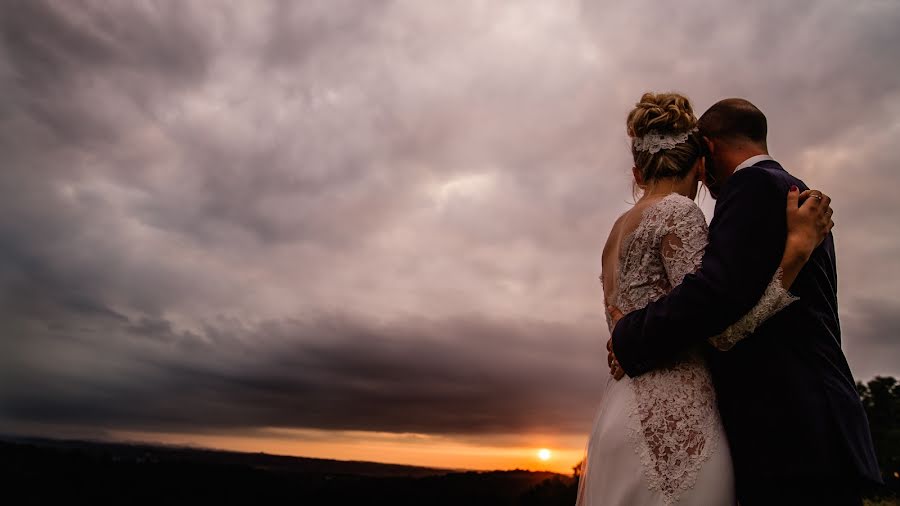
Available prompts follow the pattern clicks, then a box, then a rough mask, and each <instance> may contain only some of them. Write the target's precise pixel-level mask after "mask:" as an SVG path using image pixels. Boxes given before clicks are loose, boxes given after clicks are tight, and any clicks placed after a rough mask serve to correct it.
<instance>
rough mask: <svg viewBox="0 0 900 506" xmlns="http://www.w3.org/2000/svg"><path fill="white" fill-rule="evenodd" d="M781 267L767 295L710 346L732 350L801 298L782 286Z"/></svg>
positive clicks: (768, 287) (764, 294)
mask: <svg viewBox="0 0 900 506" xmlns="http://www.w3.org/2000/svg"><path fill="white" fill-rule="evenodd" d="M781 276H782V271H781V267H779V268H778V270H776V271H775V276H773V277H772V281H770V282H769V286H767V287H766V291H765V293H763V296H762V298H761V299H759V302H757V303H756V305H755V306H753V309H751V310H750V312H749V313H747V314H745V315H744V316H743V317H742V318H741V319H740V320H738V322H737V323H735V324H733V325H731V326H730V327H728V328H727V329H725V331H724V332H722V333H721V334H719V335H717V336H715V337H711V338H710V339H709V342H710V344H712V345H713V346H715V347H716V348H718V349H719V350H722V351H728V350H730V349H731V348H732V347H733V346H734V345H735V344H737V343H738V341H740V340H741V339H743V338H745V337H747V336H749V335H750V334H752V333H753V332H755V331H756V329H757V327H759V326H760V325H762V323H763V322H764V321H766V320H768V319H769V318H770V317H772V316H773V315H774V314H775V313H777V312H779V311H781V310H782V309H784V308H786V307H787V306H789V305H790V304H791V303H793V302H794V301H797V300H800V298H799V297H795V296H793V295H791V293H790V292H788V291H787V290H785V289H784V287H783V286H782V285H781Z"/></svg>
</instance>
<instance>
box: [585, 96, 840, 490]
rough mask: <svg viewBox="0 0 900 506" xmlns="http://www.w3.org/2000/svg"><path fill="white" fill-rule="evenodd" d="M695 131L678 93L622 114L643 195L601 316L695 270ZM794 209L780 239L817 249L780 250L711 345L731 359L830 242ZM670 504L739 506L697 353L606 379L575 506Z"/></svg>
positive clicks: (615, 261) (698, 159)
mask: <svg viewBox="0 0 900 506" xmlns="http://www.w3.org/2000/svg"><path fill="white" fill-rule="evenodd" d="M696 125H697V118H696V117H695V116H694V113H693V110H692V108H691V104H690V102H689V101H688V99H687V98H686V97H684V96H682V95H679V94H676V93H663V94H654V93H646V94H644V96H643V97H641V100H640V102H639V103H637V104H636V106H635V108H634V109H633V110H632V111H631V112H630V113H629V115H628V120H627V128H628V135H629V136H630V137H631V139H632V141H631V152H632V155H633V157H634V169H633V172H634V179H635V183H636V184H637V185H638V186H639V187H640V188H641V189H642V190H643V193H642V195H641V197H640V199H638V201H637V202H636V204H635V205H634V207H633V208H632V209H631V210H629V211H628V212H626V213H625V214H623V215H622V216H621V217H619V219H618V220H616V222H615V224H614V225H613V227H612V230H611V231H610V234H609V239H607V242H606V246H605V248H604V250H603V262H602V263H603V269H602V275H601V276H600V277H601V280H602V284H603V294H604V297H605V300H606V304H605V305H606V306H607V307H608V306H610V305H612V306H615V307H617V308H620V309H621V310H622V311H623V312H624V313H628V312H629V311H633V310H635V309H640V308H642V307H644V306H646V305H647V304H648V303H650V302H652V301H654V300H656V299H658V298H660V297H661V296H663V295H665V294H666V293H667V292H669V291H670V290H671V289H672V288H673V287H675V286H677V285H678V284H679V283H681V281H682V279H683V278H684V276H685V275H687V274H688V273H690V272H693V271H694V270H696V269H697V268H698V267H699V264H700V259H701V258H702V256H703V250H704V248H705V246H706V240H707V237H706V236H707V225H706V220H705V219H704V216H703V213H702V211H701V210H700V208H699V207H698V206H697V205H696V204H695V203H694V198H696V195H697V190H698V186H699V183H700V182H701V181H703V180H704V177H705V165H704V157H703V154H704V146H705V144H704V142H703V139H702V138H700V136H699V134H698V133H697V129H696ZM800 198H801V195H800V193H799V191H797V190H796V189H792V191H791V192H790V193H789V195H788V207H787V215H788V216H787V219H788V235H789V236H790V235H792V234H793V235H794V236H795V237H803V238H805V239H808V238H810V237H813V238H814V241H809V240H806V241H792V240H788V241H786V244H787V246H786V249H785V252H784V257H783V258H782V262H781V266H780V267H779V268H778V270H777V271H776V272H775V275H774V276H773V278H772V280H771V282H770V283H769V286H768V288H767V290H766V292H765V294H764V295H763V297H762V299H761V300H760V301H759V303H758V304H757V306H756V307H754V308H753V309H752V310H751V311H750V312H749V313H748V314H747V315H745V316H744V317H743V318H742V319H741V320H740V321H738V322H736V323H735V324H733V325H732V326H731V327H729V328H728V329H727V330H725V331H724V332H723V333H722V334H721V335H718V336H716V337H714V338H711V339H710V340H709V341H710V344H711V345H712V346H715V347H716V348H718V349H720V350H727V349H729V348H731V347H732V346H733V345H734V344H736V343H737V341H739V340H740V339H742V338H744V337H747V336H749V335H750V334H751V333H753V331H754V330H755V329H756V327H757V326H758V325H759V324H761V323H762V322H763V321H764V320H766V319H767V318H768V317H769V316H771V315H773V314H775V313H776V312H778V311H780V310H781V309H783V308H784V307H786V306H787V305H788V304H791V303H792V302H794V301H795V300H796V297H793V296H792V295H790V294H789V293H788V291H787V289H788V288H790V286H791V284H792V283H793V281H794V279H795V278H796V276H797V274H798V273H799V272H800V269H801V268H802V267H803V264H804V262H805V260H804V259H806V258H808V257H809V254H810V253H811V251H812V249H813V247H814V246H816V245H818V243H820V242H821V241H822V240H823V239H824V237H825V235H826V234H827V232H828V230H826V229H823V228H822V226H821V225H820V224H819V222H818V221H816V220H811V219H806V218H808V217H809V216H810V213H811V210H810V209H809V208H807V207H806V206H805V205H804V206H803V207H800V208H798V204H799V200H800ZM826 222H827V220H826ZM827 228H829V229H830V227H827ZM811 242H814V244H810V243H811ZM795 244H806V245H808V246H810V248H809V250H798V248H802V246H795ZM606 316H607V322H609V323H611V322H612V319H611V316H610V314H609V313H608V312H607V315H606ZM610 331H612V329H610ZM748 380H749V378H748ZM676 502H677V503H678V504H679V505H704V506H706V505H729V504H730V505H733V504H735V503H736V499H735V493H734V477H733V471H732V464H731V456H730V453H729V448H728V442H727V440H726V439H725V436H724V432H723V428H722V423H721V421H720V419H719V414H718V411H717V409H716V398H715V391H714V390H713V385H712V381H711V379H710V375H709V372H708V370H707V368H706V365H705V362H704V359H703V350H702V349H695V350H692V351H690V352H689V353H687V354H685V355H684V356H682V357H680V359H679V360H678V361H675V362H673V363H671V364H669V365H668V366H667V367H661V368H659V369H657V370H655V371H653V372H650V373H647V374H644V375H641V376H638V377H636V378H629V377H627V376H626V377H624V378H623V379H622V380H621V381H616V380H614V379H613V378H612V377H610V378H609V379H608V380H607V383H606V386H605V387H604V388H603V393H602V397H601V401H600V406H599V408H598V409H597V412H596V414H595V417H594V423H593V428H592V431H591V434H590V438H589V440H588V443H587V445H586V447H585V459H584V461H583V465H582V471H581V479H580V483H579V488H578V498H577V501H576V505H577V506H589V505H591V506H617V505H628V506H635V505H637V506H646V505H669V504H674V503H676Z"/></svg>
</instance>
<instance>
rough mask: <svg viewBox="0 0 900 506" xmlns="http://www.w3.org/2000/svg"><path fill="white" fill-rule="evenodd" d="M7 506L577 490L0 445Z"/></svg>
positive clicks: (48, 443) (521, 478)
mask: <svg viewBox="0 0 900 506" xmlns="http://www.w3.org/2000/svg"><path fill="white" fill-rule="evenodd" d="M0 476H2V477H3V480H4V493H5V494H4V495H5V496H7V497H10V496H13V497H20V498H21V499H20V500H17V504H62V503H65V504H73V503H76V504H217V505H218V504H272V503H287V502H290V503H292V504H304V505H307V504H309V505H316V504H329V505H343V504H352V505H354V506H359V505H360V504H367V505H377V504H390V505H436V506H440V505H445V504H446V505H451V504H452V505H460V504H465V505H473V506H477V505H494V506H503V505H510V506H513V505H520V506H537V505H547V506H550V505H564V504H565V505H568V506H571V504H573V503H574V501H575V487H576V486H577V481H575V480H574V479H573V478H572V477H569V476H565V475H559V474H556V473H551V472H533V471H525V470H521V469H516V470H510V471H471V470H458V469H457V470H454V469H440V468H428V467H418V466H406V465H398V464H384V463H378V462H361V461H341V460H331V459H315V458H306V457H288V456H279V455H269V454H265V453H239V452H226V451H216V450H206V449H196V448H183V447H173V446H159V445H151V444H126V443H110V442H97V441H71V440H53V439H44V438H22V437H0Z"/></svg>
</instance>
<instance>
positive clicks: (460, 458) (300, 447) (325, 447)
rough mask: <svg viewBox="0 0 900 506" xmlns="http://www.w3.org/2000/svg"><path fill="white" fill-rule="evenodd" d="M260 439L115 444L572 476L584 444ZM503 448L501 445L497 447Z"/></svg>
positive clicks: (174, 437)
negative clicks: (535, 444)
mask: <svg viewBox="0 0 900 506" xmlns="http://www.w3.org/2000/svg"><path fill="white" fill-rule="evenodd" d="M262 432H263V434H260V435H254V436H246V437H239V436H238V437H235V436H227V435H221V436H219V435H210V434H178V433H146V432H116V433H115V434H114V435H113V436H114V438H115V439H117V440H122V441H132V442H153V443H163V444H167V445H178V446H195V447H204V448H215V449H221V450H232V451H241V452H249V453H255V452H264V453H269V454H274V455H291V456H299V457H317V458H328V459H338V460H365V461H372V462H383V463H391V464H408V465H417V466H424V467H438V468H448V469H470V470H496V469H527V470H532V471H538V470H540V471H553V472H558V473H563V474H571V473H572V467H573V466H574V465H575V464H577V463H578V461H579V460H580V459H581V458H582V457H583V444H584V440H580V439H579V438H568V439H566V438H558V437H544V436H535V437H534V440H535V441H545V442H547V441H552V442H553V443H555V444H554V446H553V447H552V448H536V447H535V446H526V445H525V443H524V440H525V439H527V438H521V439H522V440H523V443H522V444H521V445H519V444H515V443H516V442H517V441H518V440H520V438H513V439H507V438H502V437H485V438H484V441H478V440H473V439H471V438H465V439H463V438H460V439H453V438H451V437H446V436H429V435H425V434H396V433H385V432H364V431H318V430H306V429H267V430H265V431H262ZM498 442H499V443H504V442H505V443H507V445H503V446H500V445H498V444H497V443H498Z"/></svg>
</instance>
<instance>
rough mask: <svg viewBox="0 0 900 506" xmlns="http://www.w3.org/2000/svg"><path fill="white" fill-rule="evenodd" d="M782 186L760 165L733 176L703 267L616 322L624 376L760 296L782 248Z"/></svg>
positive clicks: (706, 332) (696, 338) (686, 344)
mask: <svg viewBox="0 0 900 506" xmlns="http://www.w3.org/2000/svg"><path fill="white" fill-rule="evenodd" d="M780 186H781V185H780V184H779V183H778V182H777V180H776V179H775V178H774V177H773V176H771V175H769V174H767V173H766V171H765V170H764V169H761V168H758V167H748V168H746V169H743V170H741V171H740V172H738V173H736V174H734V175H733V176H732V177H731V180H730V181H729V182H728V185H727V188H726V190H725V191H724V192H723V194H722V195H721V196H720V198H719V201H718V202H717V204H716V212H715V217H714V218H713V221H712V223H711V224H710V228H709V244H708V245H707V248H706V251H705V253H704V255H703V260H702V262H701V265H700V268H699V269H698V270H697V271H696V272H694V273H691V274H688V275H686V276H685V277H684V280H683V281H682V283H681V284H680V285H678V286H676V287H675V288H674V289H672V291H671V292H669V293H668V294H667V295H666V296H665V297H662V298H660V299H659V300H657V301H655V302H652V303H650V304H648V305H647V306H646V307H644V308H642V309H639V310H635V311H632V312H631V313H629V314H627V315H625V316H624V317H623V318H622V319H621V320H620V321H619V322H618V324H617V325H616V327H615V329H613V334H612V341H613V351H614V352H615V354H616V357H617V358H618V360H619V364H620V365H621V366H622V368H623V369H624V370H625V372H626V373H627V374H628V375H629V376H632V377H634V376H639V375H641V374H643V373H645V372H647V371H650V370H652V369H655V368H656V367H658V366H659V365H660V364H661V363H664V362H666V361H668V360H670V359H671V358H673V357H674V356H675V355H677V354H678V353H680V352H682V351H683V350H685V349H687V348H690V347H691V346H693V345H695V344H697V343H699V342H702V341H705V340H707V339H708V338H710V337H712V336H715V335H717V334H719V333H721V332H722V331H724V330H725V329H726V328H727V327H728V326H729V325H731V324H733V323H735V322H737V321H738V320H739V319H740V318H741V317H742V316H743V315H744V314H746V313H747V312H749V311H750V309H751V308H753V306H754V305H755V304H756V303H757V302H758V301H759V300H760V298H761V296H762V295H763V292H764V291H765V289H766V287H767V285H768V284H769V281H770V280H771V279H772V277H773V275H774V274H775V271H776V269H777V268H778V266H779V265H780V263H781V257H782V255H783V253H784V241H785V235H786V233H787V225H786V218H785V212H784V206H785V205H786V203H787V201H786V199H787V188H784V189H782V188H781V187H780Z"/></svg>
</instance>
